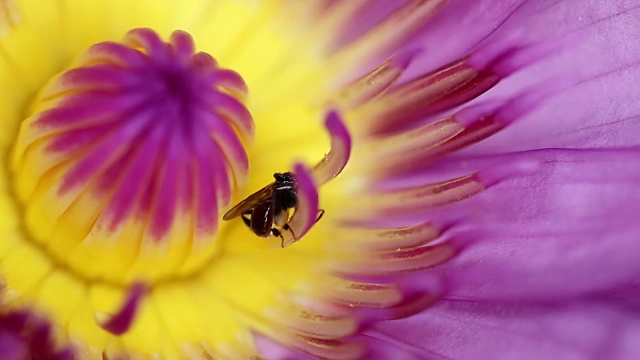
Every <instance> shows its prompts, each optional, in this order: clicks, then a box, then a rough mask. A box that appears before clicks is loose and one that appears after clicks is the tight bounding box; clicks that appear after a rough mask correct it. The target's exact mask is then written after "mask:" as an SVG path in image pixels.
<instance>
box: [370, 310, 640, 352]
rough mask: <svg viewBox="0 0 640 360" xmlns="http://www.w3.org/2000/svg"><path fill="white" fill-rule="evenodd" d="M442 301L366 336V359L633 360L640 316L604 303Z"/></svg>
mask: <svg viewBox="0 0 640 360" xmlns="http://www.w3.org/2000/svg"><path fill="white" fill-rule="evenodd" d="M525 305H526V306H520V305H500V304H489V303H481V302H466V301H443V302H441V303H440V304H438V305H436V306H434V307H432V308H430V309H429V310H428V311H425V312H423V313H421V314H419V315H417V316H414V317H410V318H407V319H403V320H399V321H386V322H382V323H379V324H378V325H376V326H375V327H374V328H373V329H372V330H370V331H367V332H366V333H365V339H366V340H367V341H368V342H369V343H370V344H371V346H370V353H369V354H368V358H371V359H378V358H385V357H384V354H394V355H393V358H401V356H402V355H405V354H406V356H407V358H409V359H411V358H417V359H474V360H475V359H501V360H504V359H514V360H515V359H517V360H528V359H531V360H534V359H535V360H539V359H575V360H578V359H620V360H624V359H637V354H638V353H640V342H638V341H637V339H638V338H640V321H639V319H638V318H637V317H636V316H633V315H632V314H629V313H626V312H621V311H615V310H612V309H608V308H606V307H602V306H598V305H593V304H582V303H576V304H571V305H543V304H525Z"/></svg>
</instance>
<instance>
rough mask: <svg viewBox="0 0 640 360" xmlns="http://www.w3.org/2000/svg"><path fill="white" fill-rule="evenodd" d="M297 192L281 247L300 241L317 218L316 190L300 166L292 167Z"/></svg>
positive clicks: (308, 173) (309, 177) (309, 175)
mask: <svg viewBox="0 0 640 360" xmlns="http://www.w3.org/2000/svg"><path fill="white" fill-rule="evenodd" d="M294 173H295V177H296V184H297V190H298V193H297V195H298V203H297V205H296V211H295V213H294V214H293V216H292V217H291V221H289V228H290V231H285V232H284V233H283V234H282V235H283V237H284V239H283V240H282V246H283V247H285V246H289V245H291V244H293V243H295V242H296V241H298V240H300V239H301V238H302V237H303V236H304V235H305V234H306V233H307V232H308V231H309V230H310V229H311V228H312V227H313V225H314V224H315V223H316V220H317V218H318V210H319V207H318V201H319V199H318V189H317V187H316V185H315V183H314V180H313V178H312V175H311V173H310V172H309V171H308V170H307V169H306V168H305V167H304V165H302V164H296V165H295V166H294Z"/></svg>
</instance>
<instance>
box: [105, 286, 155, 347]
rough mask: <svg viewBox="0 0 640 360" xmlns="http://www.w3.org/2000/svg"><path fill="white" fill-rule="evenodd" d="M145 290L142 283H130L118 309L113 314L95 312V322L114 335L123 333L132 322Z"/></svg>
mask: <svg viewBox="0 0 640 360" xmlns="http://www.w3.org/2000/svg"><path fill="white" fill-rule="evenodd" d="M145 292H146V286H145V285H144V284H142V283H136V284H134V285H132V286H131V287H130V288H129V291H128V293H127V297H126V298H125V300H124V301H123V303H122V306H121V307H120V310H118V312H116V313H114V314H110V313H103V312H100V313H96V314H95V319H96V322H97V323H98V325H99V326H100V327H101V328H103V329H105V330H106V331H108V332H110V333H112V334H114V335H122V334H124V333H125V332H127V330H129V328H130V327H131V325H132V324H133V320H135V317H136V314H137V312H138V308H139V307H140V302H141V301H142V297H143V296H144V294H145Z"/></svg>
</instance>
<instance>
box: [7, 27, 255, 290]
mask: <svg viewBox="0 0 640 360" xmlns="http://www.w3.org/2000/svg"><path fill="white" fill-rule="evenodd" d="M246 98H247V86H246V84H245V82H244V80H243V79H242V78H241V77H240V75H239V74H238V73H236V72H234V71H232V70H228V69H224V68H221V67H220V66H219V65H218V63H217V62H216V60H215V59H214V58H213V57H212V56H210V55H209V54H207V53H204V52H196V50H195V45H194V41H193V39H192V38H191V36H190V35H189V34H188V33H186V32H183V31H175V32H174V33H173V34H172V35H171V37H170V40H169V41H168V42H164V41H162V40H161V39H160V37H159V36H158V35H157V34H156V33H155V32H153V31H152V30H150V29H144V28H141V29H134V30H132V31H130V32H129V33H127V34H126V36H125V38H124V41H123V42H102V43H98V44H96V45H94V46H92V47H90V48H89V49H88V51H86V52H85V53H84V54H83V55H82V56H81V57H80V58H79V59H78V60H77V61H76V63H75V64H74V65H73V66H72V67H71V68H70V69H69V70H66V71H64V72H62V73H61V74H59V75H58V76H56V77H54V78H53V79H52V80H51V81H50V82H49V83H48V84H47V85H46V86H45V87H44V88H43V89H42V90H41V91H40V93H39V96H38V97H37V99H36V101H35V102H34V104H33V106H32V109H33V111H32V114H31V115H30V116H28V117H27V118H26V119H25V120H24V121H23V122H22V124H21V127H20V133H19V136H18V139H17V141H16V143H15V145H14V152H13V158H12V168H13V171H14V173H15V176H14V179H15V183H14V185H15V190H16V194H17V196H18V198H19V201H20V202H21V203H22V204H23V206H24V208H25V210H26V226H27V228H28V230H29V231H30V233H31V235H32V237H33V239H34V240H35V241H36V242H38V243H39V244H40V245H41V246H42V247H44V248H46V251H47V252H49V253H50V254H51V255H52V256H53V257H54V258H55V259H56V260H57V261H58V262H59V263H61V264H64V265H66V266H68V267H70V268H72V269H74V270H76V272H78V273H80V274H83V275H84V276H85V277H86V278H88V279H97V278H100V279H108V280H110V281H113V282H119V283H125V282H128V281H130V280H132V279H146V280H153V279H159V278H162V277H164V276H167V275H168V274H175V273H186V272H189V271H191V270H193V269H195V268H197V267H198V266H199V264H202V263H203V262H204V261H206V260H207V259H209V258H211V256H213V255H214V254H215V252H216V239H215V235H216V232H217V229H218V225H219V224H218V221H219V220H218V219H219V217H220V216H219V215H220V213H221V211H222V210H223V209H224V208H226V207H227V206H228V205H229V203H230V201H231V195H232V193H233V191H234V189H236V188H238V186H240V185H241V184H242V183H243V181H244V180H245V179H246V178H247V175H248V166H249V163H248V159H247V154H246V152H245V144H247V143H248V142H250V141H251V140H252V138H253V133H254V125H253V119H252V117H251V114H250V113H249V111H248V110H247V109H246V107H245V106H244V101H245V99H246ZM88 261H89V262H91V264H92V266H90V267H88V266H85V264H87V262H88Z"/></svg>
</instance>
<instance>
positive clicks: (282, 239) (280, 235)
mask: <svg viewBox="0 0 640 360" xmlns="http://www.w3.org/2000/svg"><path fill="white" fill-rule="evenodd" d="M271 233H272V234H273V236H278V237H279V238H280V247H281V248H283V247H284V236H282V233H281V232H280V231H279V230H278V229H276V228H271Z"/></svg>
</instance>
